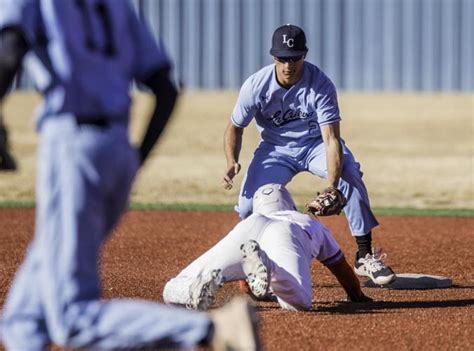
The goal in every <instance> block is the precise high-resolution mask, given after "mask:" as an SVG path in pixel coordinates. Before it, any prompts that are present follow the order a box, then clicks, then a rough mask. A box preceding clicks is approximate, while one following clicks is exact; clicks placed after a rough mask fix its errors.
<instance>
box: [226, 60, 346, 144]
mask: <svg viewBox="0 0 474 351" xmlns="http://www.w3.org/2000/svg"><path fill="white" fill-rule="evenodd" d="M253 118H255V121H256V124H257V128H258V130H259V132H260V134H261V138H262V140H263V141H265V142H267V143H269V144H273V145H276V146H279V147H280V148H279V150H281V151H283V152H284V148H290V149H294V148H299V147H304V146H307V145H308V144H313V143H314V142H315V140H320V141H322V140H321V130H320V126H322V125H325V124H330V123H334V122H337V121H339V120H340V119H341V117H340V115H339V108H338V104H337V96H336V89H335V87H334V84H333V83H332V82H331V80H330V79H329V78H328V77H327V76H326V75H325V74H324V73H323V72H322V71H321V70H320V69H319V68H318V67H316V66H315V65H313V64H311V63H309V62H306V61H305V62H304V67H303V75H302V78H301V79H300V81H299V82H298V83H296V84H295V85H293V86H292V87H291V88H289V89H286V88H283V87H282V86H281V85H280V84H279V83H278V81H277V79H276V73H275V65H273V64H272V65H269V66H266V67H264V68H262V69H261V70H260V71H258V72H257V73H255V74H253V75H252V76H250V77H249V78H248V79H247V80H246V81H245V83H244V84H243V85H242V88H241V89H240V95H239V98H238V101H237V103H236V105H235V108H234V111H233V113H232V122H233V123H234V125H236V126H237V127H242V128H243V127H246V126H247V125H248V124H249V123H250V122H251V120H252V119H253Z"/></svg>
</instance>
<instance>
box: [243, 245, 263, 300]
mask: <svg viewBox="0 0 474 351" xmlns="http://www.w3.org/2000/svg"><path fill="white" fill-rule="evenodd" d="M240 251H241V252H242V269H243V270H244V273H245V275H246V276H247V278H246V279H245V280H246V282H247V284H248V286H249V288H250V290H251V291H252V294H254V295H255V297H256V298H258V299H262V298H264V297H265V296H266V295H267V294H268V289H269V288H270V270H269V269H268V267H267V266H266V265H265V263H264V260H265V258H264V257H263V255H264V253H263V252H262V251H261V250H260V245H258V243H257V242H256V241H255V240H249V241H247V242H246V243H245V244H242V246H241V247H240Z"/></svg>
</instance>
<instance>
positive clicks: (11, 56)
mask: <svg viewBox="0 0 474 351" xmlns="http://www.w3.org/2000/svg"><path fill="white" fill-rule="evenodd" d="M27 50H28V45H27V43H26V40H25V39H24V36H23V34H22V32H21V31H19V30H18V29H14V28H7V29H5V30H2V31H1V32H0V101H2V99H3V97H4V96H5V95H6V93H7V91H8V88H9V87H10V85H11V83H12V82H13V78H14V77H15V74H16V72H17V71H18V68H19V67H20V65H21V61H22V59H23V56H24V55H25V53H26V52H27Z"/></svg>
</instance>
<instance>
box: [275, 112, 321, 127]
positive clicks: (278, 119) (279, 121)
mask: <svg viewBox="0 0 474 351" xmlns="http://www.w3.org/2000/svg"><path fill="white" fill-rule="evenodd" d="M313 115H314V111H312V112H304V111H301V110H292V109H288V110H286V111H285V112H283V111H282V110H279V111H277V112H275V113H274V114H273V115H271V116H269V117H268V120H270V121H272V123H273V124H274V125H275V126H276V127H281V126H283V125H285V124H287V123H289V122H291V121H294V120H297V119H307V118H310V117H312V116H313Z"/></svg>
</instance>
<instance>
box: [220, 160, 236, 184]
mask: <svg viewBox="0 0 474 351" xmlns="http://www.w3.org/2000/svg"><path fill="white" fill-rule="evenodd" d="M239 172H240V163H238V162H235V163H232V164H230V165H229V166H228V167H227V170H226V172H225V174H224V177H223V178H222V187H223V188H224V189H225V190H230V189H232V186H233V185H234V181H233V179H234V177H235V176H236V175H237V174H239Z"/></svg>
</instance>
